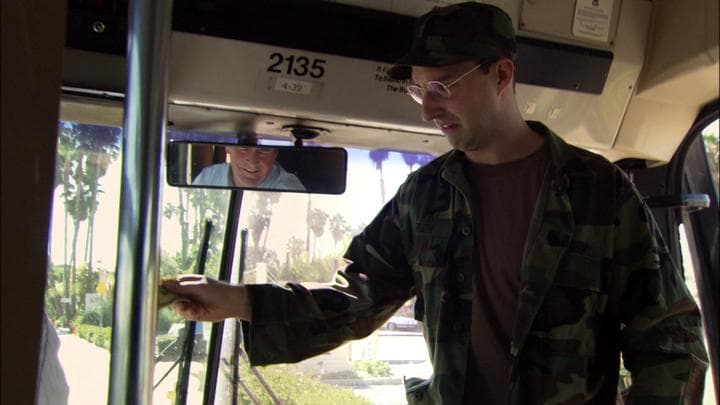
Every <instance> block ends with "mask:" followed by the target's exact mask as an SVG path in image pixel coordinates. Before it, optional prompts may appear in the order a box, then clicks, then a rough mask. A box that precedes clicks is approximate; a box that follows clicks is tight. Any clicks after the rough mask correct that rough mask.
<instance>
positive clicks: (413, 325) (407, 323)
mask: <svg viewBox="0 0 720 405" xmlns="http://www.w3.org/2000/svg"><path fill="white" fill-rule="evenodd" d="M383 329H387V330H418V329H420V322H418V321H416V320H415V319H413V318H410V317H407V316H393V317H391V318H390V319H388V320H387V322H385V324H384V325H383Z"/></svg>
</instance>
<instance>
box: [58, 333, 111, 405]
mask: <svg viewBox="0 0 720 405" xmlns="http://www.w3.org/2000/svg"><path fill="white" fill-rule="evenodd" d="M58 337H59V338H60V350H59V351H58V358H59V360H60V364H62V367H63V369H64V370H65V379H66V380H67V383H68V386H69V387H70V395H69V397H68V405H98V404H105V403H107V396H108V379H109V375H110V353H109V352H108V351H107V350H104V349H101V348H99V347H97V346H95V345H93V344H91V343H89V342H86V341H85V340H82V339H80V338H79V337H78V336H77V335H71V334H63V335H59V336H58Z"/></svg>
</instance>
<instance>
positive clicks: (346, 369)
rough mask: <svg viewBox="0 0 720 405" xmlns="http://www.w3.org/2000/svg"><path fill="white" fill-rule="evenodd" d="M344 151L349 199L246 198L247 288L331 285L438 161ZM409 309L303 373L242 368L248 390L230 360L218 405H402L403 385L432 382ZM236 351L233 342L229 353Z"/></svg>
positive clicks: (297, 368) (299, 368)
mask: <svg viewBox="0 0 720 405" xmlns="http://www.w3.org/2000/svg"><path fill="white" fill-rule="evenodd" d="M347 150H348V177H347V189H346V191H345V193H344V194H342V195H316V194H297V193H267V192H250V191H245V193H244V198H243V208H242V212H241V218H240V226H241V227H242V228H245V229H247V248H246V252H245V263H244V269H245V270H244V271H245V273H244V278H243V281H244V282H245V283H248V284H250V283H278V284H283V283H285V282H303V283H313V282H330V281H331V280H332V277H333V274H334V272H335V270H336V269H337V268H338V267H340V266H342V264H343V262H342V255H343V253H344V250H345V249H346V248H347V246H348V243H349V241H350V239H351V238H352V237H353V235H355V234H357V233H359V232H360V231H361V230H362V229H363V227H364V226H365V225H366V224H367V223H369V222H370V221H371V220H372V218H373V217H374V215H375V214H376V213H377V212H378V211H379V210H380V208H381V207H382V205H384V203H385V202H387V200H389V199H390V198H392V196H393V195H394V193H395V191H396V189H397V188H398V186H399V185H400V184H401V183H402V182H403V181H404V180H405V178H406V177H407V175H408V174H409V173H410V172H412V171H413V170H416V169H417V168H419V167H420V166H422V165H424V164H425V163H427V162H429V161H430V160H431V159H432V156H430V155H427V154H418V153H413V152H402V151H390V150H364V149H357V148H347ZM172 192H173V191H171V193H172ZM237 267H238V265H237V264H236V265H235V266H234V268H237ZM412 304H413V303H412V302H408V303H407V304H406V305H404V306H403V307H402V308H401V309H400V310H399V311H398V312H397V313H396V314H395V316H393V317H392V318H390V319H389V320H388V322H387V323H386V324H385V325H384V326H383V327H382V328H380V329H379V330H377V331H375V332H374V333H373V334H371V335H370V336H368V337H367V338H365V339H362V340H358V341H353V342H348V343H346V344H345V345H343V346H341V347H339V348H337V349H335V350H332V351H331V352H328V353H325V354H322V355H319V356H316V357H313V358H310V359H307V360H305V361H303V362H300V363H298V364H292V365H289V364H288V365H284V364H283V365H274V366H268V367H259V368H257V369H256V370H250V369H249V368H248V366H247V363H246V362H243V361H242V358H241V359H240V367H239V370H238V375H239V379H238V380H239V381H240V382H242V384H237V383H235V384H234V386H233V375H234V374H233V372H232V368H231V367H229V366H228V365H229V364H231V363H232V362H231V361H230V360H229V359H227V361H223V362H222V364H225V365H226V366H223V368H222V369H221V371H220V372H219V373H218V375H219V381H218V387H226V390H225V391H223V390H222V389H221V388H218V392H217V395H218V396H222V398H225V399H227V398H228V396H233V395H237V396H239V397H241V398H242V399H243V400H247V401H250V400H251V398H253V397H254V398H255V399H257V400H258V401H259V402H260V403H271V402H272V401H273V396H274V397H275V398H277V399H279V400H280V401H282V402H286V401H292V402H293V403H298V404H315V403H345V404H368V403H381V402H382V403H386V402H387V401H390V402H387V403H403V402H404V401H405V390H404V387H403V377H405V376H406V377H410V376H418V377H425V378H427V377H428V376H429V375H430V373H431V366H430V362H429V358H428V354H427V350H426V346H425V341H424V339H423V336H422V328H421V325H420V323H419V322H417V321H416V320H415V319H414V317H413V309H412V308H413V306H412ZM226 322H228V321H226ZM230 322H233V321H230ZM226 325H228V323H226ZM226 330H227V327H226ZM235 344H236V343H235V342H234V340H233V338H232V336H230V337H228V338H227V339H226V340H225V341H224V343H223V345H224V348H223V352H224V353H227V352H228V351H231V350H226V349H227V348H229V347H234V345H235ZM263 385H265V386H267V387H269V389H266V388H265V387H264V386H263ZM227 390H231V392H230V393H228V391H227ZM232 391H235V392H234V393H233V392H232Z"/></svg>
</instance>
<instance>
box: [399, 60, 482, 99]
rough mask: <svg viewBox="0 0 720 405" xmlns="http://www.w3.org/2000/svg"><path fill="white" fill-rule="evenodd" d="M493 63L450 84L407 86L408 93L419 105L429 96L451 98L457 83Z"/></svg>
mask: <svg viewBox="0 0 720 405" xmlns="http://www.w3.org/2000/svg"><path fill="white" fill-rule="evenodd" d="M491 63H493V62H483V63H481V64H479V65H477V66H475V67H474V68H472V69H470V70H468V71H467V72H465V73H463V74H462V75H460V77H458V78H457V79H455V80H453V81H451V82H450V83H447V84H445V83H443V82H440V81H437V80H430V81H429V82H426V83H425V84H424V85H422V86H420V85H419V84H410V85H408V86H407V91H408V94H409V95H410V97H412V99H413V100H415V101H416V102H417V103H418V104H420V105H422V103H423V98H424V97H425V95H426V94H427V95H428V96H430V97H435V98H441V99H443V98H445V99H447V98H450V86H452V85H454V84H455V83H457V82H459V81H460V80H462V79H463V78H465V76H467V75H469V74H470V73H472V72H474V71H476V70H477V69H479V68H480V67H486V66H489V65H490V64H491Z"/></svg>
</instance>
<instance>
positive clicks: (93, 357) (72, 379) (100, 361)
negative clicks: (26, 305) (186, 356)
mask: <svg viewBox="0 0 720 405" xmlns="http://www.w3.org/2000/svg"><path fill="white" fill-rule="evenodd" d="M58 337H59V338H60V350H59V351H58V358H59V360H60V364H61V365H62V367H63V369H64V371H65V379H66V380H67V384H68V387H70V393H69V396H68V405H102V404H106V403H107V399H108V381H109V378H110V352H108V351H107V350H105V349H102V348H99V347H97V346H95V345H93V344H92V343H90V342H87V341H85V340H83V339H80V338H79V337H78V336H77V335H72V334H60V335H59V336H58ZM192 364H193V366H192V369H191V375H190V379H189V389H188V404H198V403H201V402H202V391H201V390H200V386H201V381H200V378H199V377H200V376H204V364H201V363H198V362H195V361H194V362H193V363H192ZM171 365H172V362H159V363H157V364H156V368H155V372H154V374H155V375H154V380H155V381H158V380H159V379H160V377H162V375H163V374H165V372H166V371H167V370H168V369H169V368H170V366H171ZM176 382H177V368H175V369H174V370H173V371H172V372H171V373H170V375H168V377H167V378H166V379H165V380H164V381H163V382H162V383H161V384H160V386H159V387H158V388H157V389H156V390H154V391H153V399H152V403H153V404H155V405H164V404H171V403H172V398H174V395H173V394H174V391H175V383H176ZM170 393H172V394H170Z"/></svg>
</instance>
